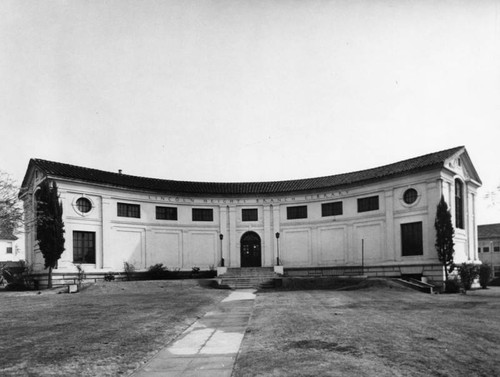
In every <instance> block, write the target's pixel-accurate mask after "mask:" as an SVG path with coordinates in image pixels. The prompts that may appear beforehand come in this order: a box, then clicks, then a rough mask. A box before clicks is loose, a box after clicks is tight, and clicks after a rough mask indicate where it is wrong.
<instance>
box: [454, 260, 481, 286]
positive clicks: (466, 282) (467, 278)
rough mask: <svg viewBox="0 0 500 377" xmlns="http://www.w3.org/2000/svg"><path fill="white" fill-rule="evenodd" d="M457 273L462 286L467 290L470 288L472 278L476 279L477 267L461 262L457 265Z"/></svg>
mask: <svg viewBox="0 0 500 377" xmlns="http://www.w3.org/2000/svg"><path fill="white" fill-rule="evenodd" d="M458 275H459V276H460V281H461V282H462V286H463V288H464V289H465V290H466V291H468V290H469V289H471V287H472V283H473V282H474V279H477V277H478V276H479V267H478V266H477V265H476V264H472V263H462V264H461V265H460V266H459V267H458Z"/></svg>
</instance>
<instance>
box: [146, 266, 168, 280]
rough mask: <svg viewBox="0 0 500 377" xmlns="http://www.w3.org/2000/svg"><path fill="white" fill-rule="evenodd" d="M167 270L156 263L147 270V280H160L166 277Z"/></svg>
mask: <svg viewBox="0 0 500 377" xmlns="http://www.w3.org/2000/svg"><path fill="white" fill-rule="evenodd" d="M167 273H168V268H167V267H165V266H164V265H163V263H156V264H155V265H153V266H150V267H149V268H148V272H147V275H146V276H147V278H148V279H150V280H160V279H164V278H166V277H167Z"/></svg>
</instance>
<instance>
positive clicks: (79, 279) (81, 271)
mask: <svg viewBox="0 0 500 377" xmlns="http://www.w3.org/2000/svg"><path fill="white" fill-rule="evenodd" d="M76 268H77V270H78V272H77V274H76V280H77V282H78V283H77V284H78V287H79V288H81V286H82V283H83V280H84V279H85V270H84V269H83V267H82V266H81V265H79V264H77V265H76Z"/></svg>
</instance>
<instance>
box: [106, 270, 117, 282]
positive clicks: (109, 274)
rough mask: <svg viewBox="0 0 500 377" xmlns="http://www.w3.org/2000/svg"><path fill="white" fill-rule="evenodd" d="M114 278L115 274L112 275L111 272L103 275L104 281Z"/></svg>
mask: <svg viewBox="0 0 500 377" xmlns="http://www.w3.org/2000/svg"><path fill="white" fill-rule="evenodd" d="M114 280H115V275H113V274H112V273H111V272H108V273H107V274H106V275H104V281H114Z"/></svg>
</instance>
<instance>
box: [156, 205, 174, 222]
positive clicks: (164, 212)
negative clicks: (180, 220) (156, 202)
mask: <svg viewBox="0 0 500 377" xmlns="http://www.w3.org/2000/svg"><path fill="white" fill-rule="evenodd" d="M156 219H157V220H177V208H176V207H156Z"/></svg>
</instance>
